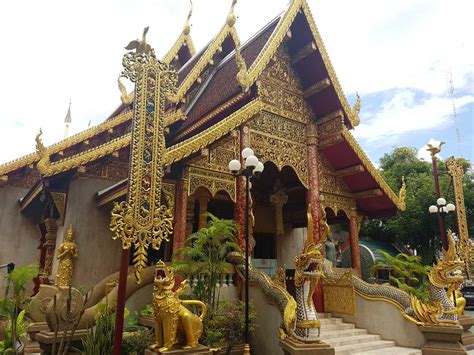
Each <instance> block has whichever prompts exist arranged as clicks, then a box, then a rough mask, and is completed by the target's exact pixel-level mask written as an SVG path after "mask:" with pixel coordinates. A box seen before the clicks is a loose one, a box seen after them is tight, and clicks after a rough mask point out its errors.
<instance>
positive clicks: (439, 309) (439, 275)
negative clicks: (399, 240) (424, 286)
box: [411, 230, 466, 324]
mask: <svg viewBox="0 0 474 355" xmlns="http://www.w3.org/2000/svg"><path fill="white" fill-rule="evenodd" d="M448 246H449V247H448V250H446V251H443V258H442V259H441V260H438V261H437V263H436V264H435V265H434V266H433V268H432V269H431V272H430V274H429V275H428V279H429V282H430V286H429V292H430V300H431V304H423V303H422V302H421V301H420V300H418V299H417V298H416V297H415V296H413V295H412V296H411V307H412V309H413V311H414V313H415V315H416V318H417V319H418V320H420V321H421V322H423V323H425V324H441V323H448V324H449V323H451V324H453V323H454V324H456V323H457V321H458V319H459V315H460V314H462V312H463V311H464V305H465V302H466V300H464V298H460V299H459V303H458V299H457V295H456V306H454V304H453V302H452V300H450V298H451V297H452V290H456V289H458V288H459V285H461V283H463V282H464V278H465V274H464V270H465V265H464V262H463V261H462V260H461V259H460V258H459V256H458V255H457V254H456V243H455V241H454V237H453V233H452V231H451V230H448ZM446 288H448V290H451V292H450V294H448V293H446ZM448 292H449V291H448ZM450 296H451V297H450Z"/></svg>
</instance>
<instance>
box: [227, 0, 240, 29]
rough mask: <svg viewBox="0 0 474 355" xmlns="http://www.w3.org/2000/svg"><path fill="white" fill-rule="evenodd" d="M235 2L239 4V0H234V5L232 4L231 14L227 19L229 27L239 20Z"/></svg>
mask: <svg viewBox="0 0 474 355" xmlns="http://www.w3.org/2000/svg"><path fill="white" fill-rule="evenodd" d="M235 4H237V0H232V5H231V6H230V10H229V14H228V15H227V20H226V23H227V26H229V27H233V26H234V25H235V21H236V20H237V18H236V17H235V14H234V7H235Z"/></svg>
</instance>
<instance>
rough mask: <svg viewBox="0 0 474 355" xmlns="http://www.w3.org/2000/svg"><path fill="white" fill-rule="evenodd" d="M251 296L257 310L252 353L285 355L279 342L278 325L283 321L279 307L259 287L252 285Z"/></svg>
mask: <svg viewBox="0 0 474 355" xmlns="http://www.w3.org/2000/svg"><path fill="white" fill-rule="evenodd" d="M249 296H250V301H251V302H252V303H253V305H254V309H255V312H256V329H255V331H254V333H253V334H252V337H251V339H250V346H251V348H252V353H253V354H259V355H283V350H282V349H281V347H280V345H279V344H278V340H279V333H278V327H279V326H280V324H281V322H282V318H281V315H280V312H279V311H278V308H277V307H276V306H274V305H271V304H270V303H268V302H267V300H266V299H265V295H264V294H263V292H262V291H261V290H260V289H259V288H256V287H251V288H250V290H249Z"/></svg>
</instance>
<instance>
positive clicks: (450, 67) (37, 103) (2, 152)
mask: <svg viewBox="0 0 474 355" xmlns="http://www.w3.org/2000/svg"><path fill="white" fill-rule="evenodd" d="M230 3H231V0H228V1H227V0H219V1H217V0H194V11H193V17H192V19H191V23H192V28H191V35H192V37H193V40H194V44H195V46H196V48H197V49H198V50H199V49H200V48H201V47H202V46H204V45H205V44H206V43H207V42H208V41H209V39H210V38H212V37H213V36H214V35H215V34H216V33H217V32H218V31H219V29H220V27H221V26H222V25H223V23H224V21H225V18H226V14H227V12H228V9H229V6H230ZM308 3H309V5H310V8H311V10H312V12H313V15H314V18H315V20H316V23H317V25H318V28H319V31H320V33H321V35H322V38H323V40H324V43H325V46H326V49H327V51H328V53H329V56H330V58H331V60H332V63H333V65H334V68H335V71H336V73H337V76H338V78H339V81H340V82H341V85H342V87H343V89H344V91H345V93H346V95H347V96H348V98H349V101H350V102H353V101H354V97H355V92H356V91H358V92H359V94H360V96H361V98H362V109H361V114H360V116H361V124H360V126H358V127H357V128H356V129H355V131H354V135H355V136H356V138H357V139H358V141H359V142H360V143H361V145H362V147H363V148H364V149H365V150H366V152H367V154H368V155H369V157H370V158H371V159H372V161H374V162H377V161H378V159H379V158H380V156H382V155H383V154H384V153H386V152H389V151H390V150H391V149H392V148H393V147H395V146H412V147H415V148H417V149H420V148H421V147H422V146H423V145H424V144H425V143H427V142H428V141H429V140H430V139H435V140H443V141H446V142H447V144H446V145H444V146H443V152H442V154H441V156H442V157H443V158H444V157H449V156H451V155H459V154H458V147H457V144H456V131H455V125H454V120H453V116H452V100H451V98H450V95H449V93H448V90H447V85H446V73H447V72H449V71H451V72H452V78H453V85H454V98H455V104H456V108H457V112H458V115H457V125H458V127H459V130H460V133H461V140H462V144H461V149H460V152H461V154H462V155H463V156H464V157H465V158H468V159H470V160H474V152H473V136H474V131H473V121H474V116H473V115H474V113H473V111H474V109H473V104H474V41H473V40H472V34H473V33H474V25H473V21H472V14H473V13H474V1H471V0H457V1H456V2H455V3H454V2H452V1H450V0H397V1H388V0H386V1H380V0H359V1H347V0H308ZM287 4H288V0H258V1H255V0H238V3H237V6H236V13H237V16H238V20H237V24H236V27H237V31H238V33H239V36H240V37H241V39H242V41H245V40H246V39H247V38H249V37H250V36H251V35H252V34H254V33H255V32H256V31H258V30H259V29H260V28H261V27H262V26H264V25H265V24H266V23H267V22H268V21H269V20H271V19H272V18H273V17H274V16H275V15H277V14H278V13H280V12H281V11H283V10H284V9H285V8H286V6H287ZM25 9H28V11H25ZM188 9H189V2H188V1H187V0H136V1H132V0H121V1H116V0H101V1H93V0H84V1H81V2H77V1H68V0H48V1H36V0H16V1H14V2H8V4H4V5H3V6H2V11H1V12H0V39H1V43H2V47H3V48H4V52H3V55H2V56H0V66H1V67H2V69H3V70H2V76H1V78H2V80H1V84H0V105H1V107H2V111H1V113H0V120H1V121H0V122H1V128H2V129H1V130H0V164H1V163H3V162H7V161H9V160H11V159H14V158H17V157H19V156H21V155H24V154H27V153H30V152H32V151H33V150H34V137H35V135H36V133H37V132H38V130H39V128H40V127H42V129H43V132H44V140H45V143H46V144H52V143H54V142H56V141H58V140H61V139H62V138H63V135H64V126H63V120H64V116H65V114H66V111H67V107H68V103H69V100H70V99H71V100H72V125H71V128H70V133H71V134H73V133H76V132H79V131H81V130H83V129H85V128H87V127H88V125H89V123H90V124H91V125H95V124H98V123H100V122H102V121H103V120H104V119H106V118H107V117H108V116H109V115H110V114H111V113H112V112H113V111H114V109H115V108H116V107H117V106H118V105H119V103H120V93H119V90H118V88H117V82H116V80H117V77H118V74H119V72H120V71H121V58H122V55H123V53H124V49H123V47H124V45H126V44H127V43H128V42H129V41H130V40H132V39H135V38H137V37H138V36H140V35H141V32H142V29H143V27H145V26H147V25H149V26H150V31H149V34H148V40H149V42H150V43H151V44H152V46H154V47H155V49H156V51H157V53H158V54H164V53H165V52H166V50H167V49H168V48H169V47H170V46H171V45H172V43H173V42H174V41H175V39H176V38H177V36H178V35H179V33H180V32H181V30H182V28H183V23H184V20H185V18H186V15H187V12H188Z"/></svg>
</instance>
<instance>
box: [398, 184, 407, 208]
mask: <svg viewBox="0 0 474 355" xmlns="http://www.w3.org/2000/svg"><path fill="white" fill-rule="evenodd" d="M406 197H407V185H406V184H405V176H402V187H401V188H400V192H399V193H398V200H399V201H400V207H401V208H400V209H401V210H402V211H404V210H405V209H406V206H407V205H406Z"/></svg>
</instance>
